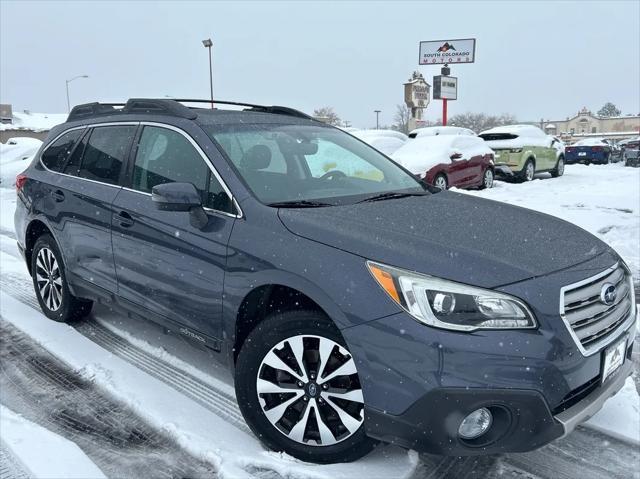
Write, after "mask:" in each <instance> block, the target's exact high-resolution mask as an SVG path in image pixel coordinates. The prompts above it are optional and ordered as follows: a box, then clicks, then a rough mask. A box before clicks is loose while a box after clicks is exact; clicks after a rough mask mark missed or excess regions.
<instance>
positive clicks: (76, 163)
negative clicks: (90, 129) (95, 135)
mask: <svg viewBox="0 0 640 479" xmlns="http://www.w3.org/2000/svg"><path fill="white" fill-rule="evenodd" d="M87 140H89V135H88V134H87V135H84V138H82V140H80V143H78V146H76V148H75V150H73V153H72V154H71V156H70V157H69V159H68V160H67V164H66V165H65V167H64V171H63V173H64V174H66V175H72V176H78V172H79V171H80V162H81V160H82V154H83V153H84V150H85V148H86V147H87Z"/></svg>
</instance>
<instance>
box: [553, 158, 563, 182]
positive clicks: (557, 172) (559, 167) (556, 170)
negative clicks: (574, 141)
mask: <svg viewBox="0 0 640 479" xmlns="http://www.w3.org/2000/svg"><path fill="white" fill-rule="evenodd" d="M563 174H564V157H562V156H561V157H559V158H558V162H557V163H556V167H555V168H554V169H553V170H551V176H553V177H554V178H557V177H559V176H562V175H563Z"/></svg>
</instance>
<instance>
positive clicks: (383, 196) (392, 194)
mask: <svg viewBox="0 0 640 479" xmlns="http://www.w3.org/2000/svg"><path fill="white" fill-rule="evenodd" d="M427 195H429V193H428V192H426V191H424V192H422V191H421V192H414V193H407V192H404V193H403V192H400V191H387V192H386V193H380V194H378V195H375V196H370V197H369V198H365V199H364V200H360V201H358V203H368V202H371V201H382V200H392V199H395V198H406V197H407V196H427Z"/></svg>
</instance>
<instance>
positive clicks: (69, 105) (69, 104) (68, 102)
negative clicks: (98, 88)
mask: <svg viewBox="0 0 640 479" xmlns="http://www.w3.org/2000/svg"><path fill="white" fill-rule="evenodd" d="M78 78H89V76H88V75H78V76H77V77H73V78H71V79H70V80H65V82H66V83H67V113H69V112H71V102H70V101H69V83H71V82H72V81H73V80H77V79H78Z"/></svg>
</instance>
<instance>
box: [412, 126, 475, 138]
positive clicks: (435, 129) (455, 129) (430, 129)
mask: <svg viewBox="0 0 640 479" xmlns="http://www.w3.org/2000/svg"><path fill="white" fill-rule="evenodd" d="M437 135H475V132H474V131H473V130H470V129H469V128H462V127H459V126H427V127H425V128H416V129H415V130H412V131H411V132H410V133H409V137H410V138H417V137H420V136H437Z"/></svg>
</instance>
